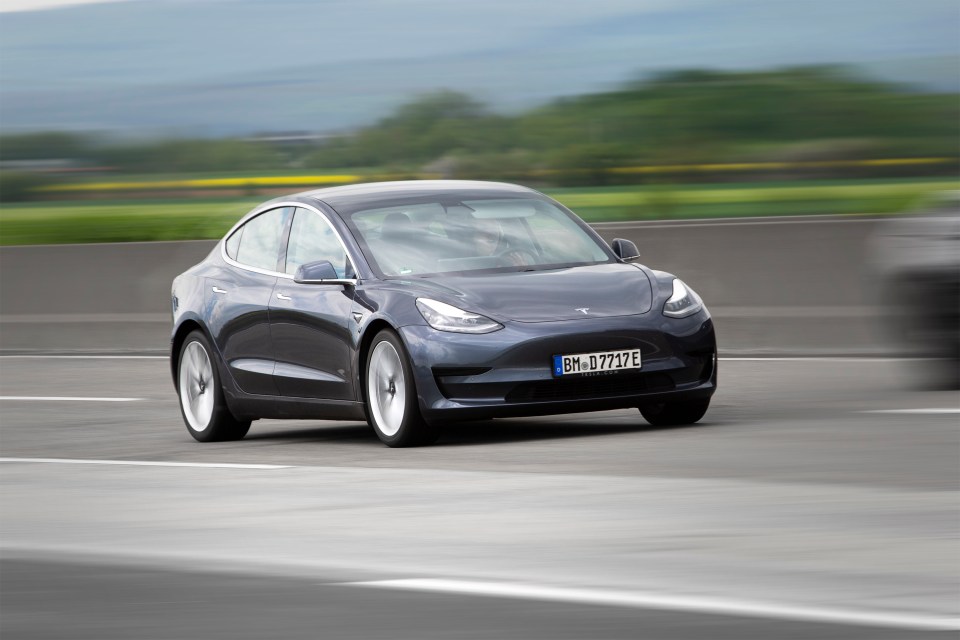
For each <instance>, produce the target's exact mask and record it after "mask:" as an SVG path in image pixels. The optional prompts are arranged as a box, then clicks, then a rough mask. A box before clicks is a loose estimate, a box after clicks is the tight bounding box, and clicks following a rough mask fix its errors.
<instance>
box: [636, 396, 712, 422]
mask: <svg viewBox="0 0 960 640" xmlns="http://www.w3.org/2000/svg"><path fill="white" fill-rule="evenodd" d="M709 407H710V400H695V401H692V402H660V403H657V404H649V405H646V406H643V407H640V414H641V415H642V416H643V418H644V419H645V420H646V421H647V422H649V423H650V424H652V425H653V426H655V427H677V426H681V425H686V424H694V423H696V422H697V421H699V420H700V418H702V417H703V415H704V414H705V413H706V412H707V409H708V408H709Z"/></svg>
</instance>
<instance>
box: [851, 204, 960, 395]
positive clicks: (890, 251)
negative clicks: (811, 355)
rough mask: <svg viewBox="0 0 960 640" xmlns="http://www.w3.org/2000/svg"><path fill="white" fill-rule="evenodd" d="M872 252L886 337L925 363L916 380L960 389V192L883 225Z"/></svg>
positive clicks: (899, 349)
mask: <svg viewBox="0 0 960 640" xmlns="http://www.w3.org/2000/svg"><path fill="white" fill-rule="evenodd" d="M868 257H869V264H868V267H869V273H870V274H871V275H872V276H873V285H874V291H875V293H876V294H877V295H876V302H878V304H879V311H880V313H879V319H880V320H881V322H882V326H883V328H884V329H885V332H886V335H887V336H889V338H890V339H891V342H892V344H893V346H894V347H895V348H896V350H897V352H899V353H901V354H903V355H906V356H909V357H912V358H916V359H918V361H919V362H918V367H917V375H915V376H913V377H912V382H913V384H915V385H918V386H920V387H922V388H932V389H960V191H946V192H941V193H938V194H935V195H934V196H932V197H931V198H929V199H928V200H927V201H925V202H923V203H922V205H921V206H920V207H919V208H917V209H916V210H913V211H910V212H908V213H906V214H904V215H900V216H892V217H891V218H890V219H888V220H885V221H883V222H881V223H880V224H879V225H878V226H877V229H876V231H875V232H874V233H873V235H872V236H871V238H870V242H869V246H868Z"/></svg>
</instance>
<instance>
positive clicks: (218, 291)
mask: <svg viewBox="0 0 960 640" xmlns="http://www.w3.org/2000/svg"><path fill="white" fill-rule="evenodd" d="M213 292H214V293H226V292H227V290H226V289H221V288H220V287H214V288H213Z"/></svg>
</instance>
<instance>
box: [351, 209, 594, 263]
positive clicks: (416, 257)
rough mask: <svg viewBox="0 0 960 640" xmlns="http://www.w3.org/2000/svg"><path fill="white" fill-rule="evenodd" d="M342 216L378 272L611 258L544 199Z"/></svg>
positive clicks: (587, 260)
mask: <svg viewBox="0 0 960 640" xmlns="http://www.w3.org/2000/svg"><path fill="white" fill-rule="evenodd" d="M349 218H350V220H349V222H350V223H351V226H353V227H354V231H355V234H356V235H357V237H358V240H359V241H360V243H361V245H362V248H363V250H364V253H366V254H367V257H368V259H370V261H371V262H373V263H375V264H374V266H375V267H376V268H379V270H380V271H381V272H382V273H383V275H385V276H408V275H414V276H416V275H430V274H435V273H450V272H463V271H480V270H488V269H504V270H515V269H517V268H525V269H528V268H536V267H548V266H549V267H557V266H572V265H583V264H597V263H600V262H612V258H611V256H610V254H609V253H608V252H607V250H606V249H605V248H604V247H603V246H602V245H601V244H600V243H599V242H598V241H597V240H595V239H594V238H593V237H592V236H591V235H590V234H588V233H587V231H586V230H584V229H583V228H582V227H581V226H580V225H579V224H578V223H577V222H576V221H574V220H573V219H572V218H571V217H570V215H569V214H567V213H565V212H564V211H562V210H561V209H559V208H558V207H557V206H555V205H553V204H551V203H549V202H546V201H544V200H537V199H532V198H531V199H498V200H465V201H457V202H442V203H441V202H426V203H424V202H420V203H416V204H404V205H396V206H390V207H381V208H377V209H366V210H362V211H356V212H354V213H353V214H352V215H350V216H349Z"/></svg>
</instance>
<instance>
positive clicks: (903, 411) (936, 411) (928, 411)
mask: <svg viewBox="0 0 960 640" xmlns="http://www.w3.org/2000/svg"><path fill="white" fill-rule="evenodd" d="M858 413H890V414H915V415H945V414H953V413H960V409H936V408H927V409H872V410H870V411H859V412H858Z"/></svg>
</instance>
